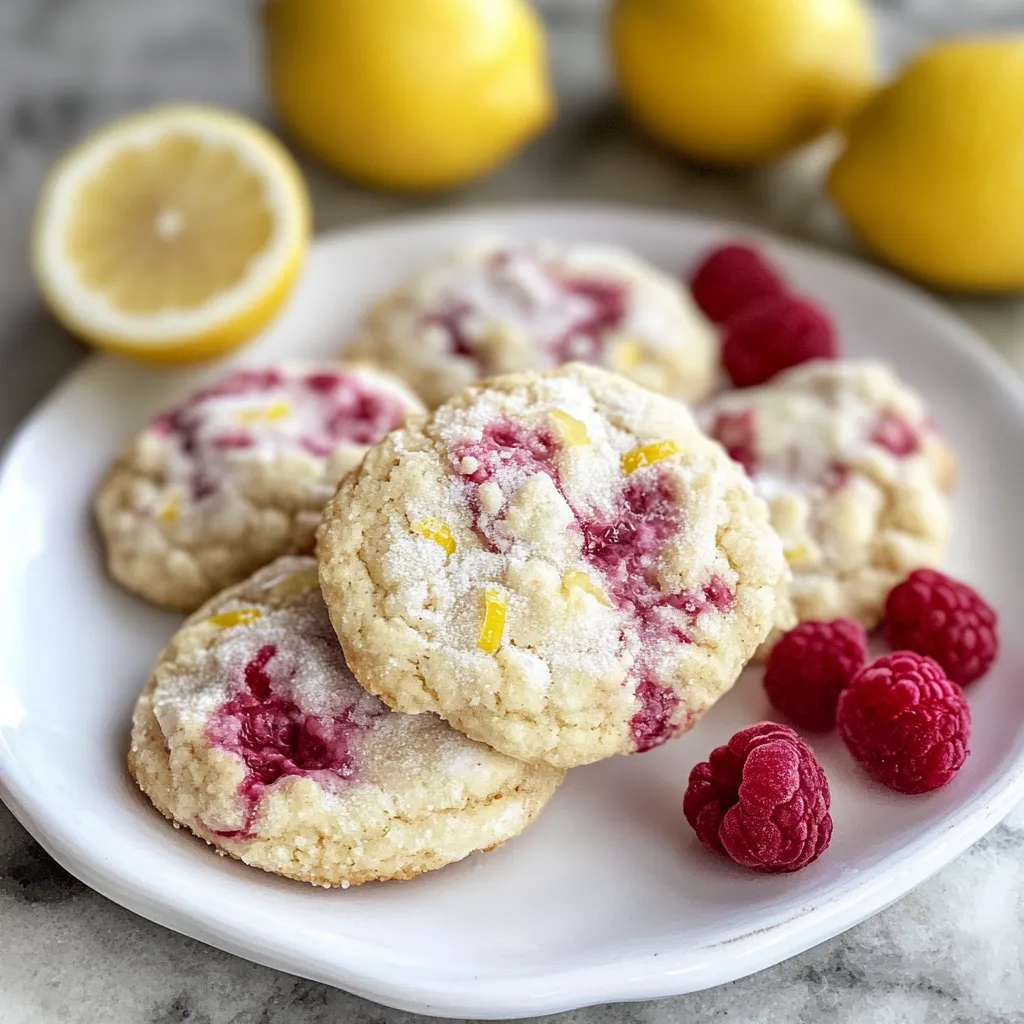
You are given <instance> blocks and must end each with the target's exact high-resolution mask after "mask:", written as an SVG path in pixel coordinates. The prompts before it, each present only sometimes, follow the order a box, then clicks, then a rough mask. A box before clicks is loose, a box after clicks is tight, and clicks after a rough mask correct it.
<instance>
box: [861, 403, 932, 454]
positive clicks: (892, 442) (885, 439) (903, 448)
mask: <svg viewBox="0 0 1024 1024" xmlns="http://www.w3.org/2000/svg"><path fill="white" fill-rule="evenodd" d="M871 440H872V441H873V442H874V443H875V444H877V445H881V446H882V447H883V448H887V449H888V450H889V451H890V452H892V454H893V455H895V456H896V457H897V458H905V457H906V456H908V455H913V454H914V452H916V451H919V450H920V448H921V435H920V434H919V433H918V431H917V429H916V428H915V427H914V425H913V424H911V423H908V422H907V421H906V420H905V419H903V418H902V417H900V416H897V415H895V414H894V413H886V414H885V415H884V416H883V417H882V418H881V419H880V420H879V421H878V424H877V425H876V426H875V429H874V432H873V433H872V435H871Z"/></svg>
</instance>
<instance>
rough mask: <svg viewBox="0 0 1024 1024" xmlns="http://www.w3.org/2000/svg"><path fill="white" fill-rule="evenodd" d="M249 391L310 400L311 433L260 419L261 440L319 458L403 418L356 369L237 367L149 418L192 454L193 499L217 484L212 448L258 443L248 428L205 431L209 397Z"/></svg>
mask: <svg viewBox="0 0 1024 1024" xmlns="http://www.w3.org/2000/svg"><path fill="white" fill-rule="evenodd" d="M247 395H253V396H256V395H260V396H265V397H266V398H268V399H269V398H271V397H279V398H280V399H281V400H282V401H284V402H285V403H288V404H299V403H305V404H310V403H311V404H312V405H313V406H314V408H315V409H316V417H317V419H318V421H319V427H318V429H317V430H316V431H315V433H311V434H306V435H303V436H301V437H298V438H293V437H290V436H289V435H288V434H287V433H286V432H285V429H284V427H283V426H282V427H280V428H275V427H273V426H271V425H268V424H264V425H263V426H262V429H261V433H260V443H261V445H262V446H266V445H267V444H268V443H271V444H272V445H273V446H274V448H275V449H276V450H280V451H286V450H289V449H291V448H295V447H298V448H300V449H302V450H304V451H307V452H309V453H310V454H311V455H315V456H317V457H318V458H326V457H328V456H329V455H331V454H332V453H333V452H334V451H335V449H336V448H337V447H338V446H339V445H341V444H345V443H348V444H359V445H369V444H375V443H376V442H377V441H379V440H380V439H381V438H382V437H383V436H384V435H385V434H387V433H388V432H389V431H391V430H394V429H395V427H397V426H398V425H399V424H400V423H401V422H402V420H403V419H404V418H405V410H404V408H403V406H402V403H401V402H400V401H399V400H398V399H397V398H396V397H394V396H393V395H391V394H389V393H388V392H386V391H383V390H381V391H376V390H373V389H372V388H368V387H367V386H366V384H365V382H364V381H362V380H361V379H359V378H358V377H356V376H355V375H354V374H347V373H329V372H319V373H311V374H309V375H308V376H306V377H304V378H300V379H286V378H285V377H284V376H283V375H282V374H281V372H280V371H278V370H274V369H267V370H240V371H238V372H237V373H234V374H232V375H231V376H229V377H227V378H226V379H225V380H223V381H221V382H220V383H218V384H216V385H215V386H213V387H211V388H207V389H205V390H203V391H200V392H198V393H197V394H195V395H193V396H192V398H190V399H189V400H188V401H187V402H186V403H185V404H184V405H182V406H180V407H179V408H178V409H174V410H172V411H171V412H167V413H164V414H163V415H161V416H158V417H157V418H156V419H155V420H153V422H152V423H151V424H150V429H151V430H154V431H156V432H157V433H160V434H162V435H164V436H166V437H174V438H175V439H176V440H177V443H178V447H179V448H180V450H181V452H182V453H183V454H184V455H187V456H190V457H192V458H194V459H195V461H196V464H197V465H196V470H195V474H194V476H193V479H192V495H193V498H195V499H196V500H200V499H201V498H204V497H207V496H209V495H211V494H213V493H215V492H216V491H217V490H218V483H217V480H218V478H219V476H220V473H219V472H218V471H216V470H215V469H214V468H211V467H209V466H206V465H205V464H206V463H207V462H208V461H209V459H210V456H211V453H216V452H221V453H223V452H227V451H243V450H245V449H249V448H254V447H256V445H257V436H256V434H255V433H254V432H253V431H249V430H240V429H237V428H232V429H230V430H226V431H223V432H221V433H219V434H215V435H214V436H212V437H210V436H208V435H206V434H204V432H203V428H204V426H205V425H206V422H207V416H208V409H209V404H210V403H215V402H216V401H217V400H218V399H223V398H234V397H243V396H247Z"/></svg>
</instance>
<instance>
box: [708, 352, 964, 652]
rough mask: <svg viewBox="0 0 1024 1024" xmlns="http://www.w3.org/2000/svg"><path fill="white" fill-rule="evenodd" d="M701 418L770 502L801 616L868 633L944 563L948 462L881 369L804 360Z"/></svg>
mask: <svg viewBox="0 0 1024 1024" xmlns="http://www.w3.org/2000/svg"><path fill="white" fill-rule="evenodd" d="M698 418H699V420H700V421H701V423H702V425H703V426H704V428H705V429H706V430H707V431H708V433H709V434H710V435H711V436H712V437H714V438H716V439H717V440H718V441H720V442H721V444H722V445H723V446H724V447H725V448H726V450H727V451H728V452H729V454H730V455H731V456H732V457H733V458H734V459H735V460H736V461H737V462H739V463H740V464H741V465H743V466H744V467H745V468H746V470H747V472H748V473H749V474H750V476H751V479H752V480H753V483H754V488H755V490H756V491H757V492H758V493H759V494H760V495H761V496H762V497H763V498H764V499H765V500H766V501H767V502H768V505H769V508H770V509H771V514H772V525H773V526H774V527H775V529H776V530H777V531H778V533H779V535H780V536H781V538H782V541H783V546H784V549H785V552H786V557H787V560H788V562H789V564H790V568H791V569H792V571H793V584H792V596H793V604H794V608H795V610H796V613H797V615H798V617H799V618H800V619H801V620H805V619H821V620H830V619H837V618H852V619H856V620H857V621H858V622H860V623H861V624H862V625H864V626H865V627H867V628H871V627H872V626H874V625H875V624H876V623H877V621H878V619H879V617H880V615H881V612H882V608H883V605H884V602H885V598H886V596H887V595H888V593H889V591H890V590H891V589H892V587H893V586H895V585H896V584H897V583H899V582H900V581H901V580H902V579H904V578H905V577H906V576H907V574H908V573H909V572H911V571H912V570H913V569H916V568H919V567H921V566H931V565H935V564H937V563H938V561H939V560H940V559H941V557H942V554H943V552H944V551H945V547H946V541H947V536H948V532H949V515H950V510H949V502H948V500H947V499H946V497H945V494H944V491H945V490H948V489H949V488H950V486H951V485H952V481H953V475H954V461H953V455H952V452H951V451H950V449H949V448H948V447H947V446H946V444H945V442H944V441H943V440H942V439H941V438H940V436H939V435H938V433H937V432H936V430H935V428H934V426H933V424H932V422H931V420H930V418H929V416H928V411H927V409H926V407H925V405H924V402H923V401H922V400H921V398H920V397H919V396H918V395H916V394H915V393H914V392H913V391H911V390H910V389H909V388H908V387H907V386H906V385H904V384H903V383H901V382H900V381H899V380H898V379H897V378H896V376H895V375H894V374H893V373H892V371H891V370H889V369H888V368H887V367H886V366H884V365H883V364H881V363H877V362H872V361H865V362H859V361H850V362H833V361H816V362H811V363H806V364H804V365H802V366H799V367H796V368H794V369H792V370H788V371H786V372H784V373H782V374H780V375H779V376H777V377H775V378H773V380H772V381H771V382H770V383H769V384H766V385H763V386H762V387H757V388H742V389H740V390H737V391H729V392H725V393H723V394H722V395H719V396H718V397H716V398H715V399H713V400H711V401H710V402H708V403H707V404H706V405H705V406H704V407H703V408H702V409H700V410H699V412H698ZM764 653H766V651H762V654H764Z"/></svg>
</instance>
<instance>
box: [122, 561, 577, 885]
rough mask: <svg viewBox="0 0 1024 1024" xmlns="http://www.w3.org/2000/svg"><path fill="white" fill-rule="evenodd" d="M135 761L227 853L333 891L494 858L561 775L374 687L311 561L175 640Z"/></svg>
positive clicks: (218, 602)
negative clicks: (350, 661)
mask: <svg viewBox="0 0 1024 1024" xmlns="http://www.w3.org/2000/svg"><path fill="white" fill-rule="evenodd" d="M128 765H129V769H130V770H131V773H132V775H133V776H134V777H135V780H136V781H137V782H138V784H139V786H140V787H141V789H142V791H143V792H144V793H145V794H146V795H147V796H148V797H149V799H150V800H152V802H153V803H154V804H155V805H156V807H157V809H158V810H159V811H160V812H161V813H163V814H164V815H165V816H166V817H168V818H170V819H172V820H173V821H174V822H175V824H176V825H177V824H181V825H184V826H185V827H187V828H189V829H191V831H192V832H194V833H195V834H196V835H197V836H199V837H200V838H201V839H205V840H206V841H207V842H208V843H210V844H211V845H212V846H214V847H215V848H216V849H217V851H218V852H220V853H223V854H229V855H230V856H232V857H236V858H238V859H239V860H241V861H243V862H244V863H246V864H249V865H251V866H252V867H257V868H262V869H263V870H264V871H271V872H274V873H275V874H278V875H284V876H286V877H288V878H294V879H298V880H300V881H304V882H313V883H314V884H316V885H325V886H333V885H340V886H349V885H358V884H359V883H361V882H369V881H373V880H383V879H390V878H410V877H412V876H413V875H417V874H420V873H421V872H423V871H431V870H433V869H434V868H439V867H442V866H444V865H445V864H450V863H452V862H453V861H457V860H461V859H462V858H463V857H466V856H468V855H469V854H470V853H472V852H473V851H474V850H487V849H491V848H492V847H494V846H497V845H499V844H500V843H504V842H506V841H507V840H509V839H511V838H512V837H513V836H515V835H517V834H518V833H519V832H521V831H522V830H523V829H524V828H525V827H526V826H527V825H528V824H529V823H530V821H531V820H532V819H533V818H534V816H535V815H536V814H537V813H538V812H539V811H540V810H541V808H542V807H543V806H544V804H545V803H546V802H547V800H548V798H549V797H550V796H551V794H552V793H553V792H554V791H555V788H556V787H557V786H558V783H559V782H560V781H561V777H562V776H561V773H560V772H558V771H556V770H554V769H551V768H547V767H542V766H530V765H526V764H523V763H522V762H520V761H516V760H514V759H513V758H510V757H505V756H504V755H503V754H499V753H497V752H495V751H493V750H491V749H490V748H489V747H485V746H483V745H482V744H479V743H474V742H473V741H472V740H469V739H467V738H466V737H465V736H463V735H462V734H461V733H458V732H456V731H455V730H454V729H452V728H451V727H450V726H448V725H446V724H445V723H444V722H443V721H441V719H440V718H438V717H437V716H435V715H402V714H398V713H396V712H394V711H391V710H389V709H388V708H387V707H386V706H385V705H384V704H383V703H382V702H381V701H380V700H378V699H377V698H376V697H373V696H371V695H370V694H368V693H366V691H365V690H363V689H362V688H361V687H360V686H359V684H358V683H356V681H355V679H353V677H352V673H351V672H350V671H349V670H348V667H347V666H346V665H345V659H344V657H343V656H342V652H341V648H340V647H339V646H338V642H337V639H336V638H335V636H334V632H333V630H332V629H331V623H330V620H329V619H328V617H327V609H326V608H325V607H324V602H323V598H322V597H321V596H320V589H319V586H318V585H317V573H316V563H315V561H314V560H313V559H312V558H308V557H287V558H282V559H280V560H279V561H277V562H274V563H273V564H271V565H268V566H266V567H264V568H263V569H261V570H260V571H259V572H257V573H256V574H255V575H254V576H252V577H251V578H250V579H248V580H246V581H245V582H244V583H241V584H239V585H237V586H235V587H232V588H231V589H229V590H227V591H225V592H224V593H222V594H220V595H218V596H217V597H215V598H214V599H213V600H212V601H210V602H209V603H208V604H207V605H205V606H204V607H203V608H202V609H201V610H200V611H198V612H196V613H195V614H194V615H193V616H192V617H191V618H190V619H189V620H188V621H187V622H186V623H185V625H184V626H183V627H182V629H181V630H179V632H178V633H177V634H176V635H175V636H174V637H173V638H172V639H171V641H170V643H169V644H168V645H167V647H166V648H165V649H164V651H163V653H162V654H161V655H160V657H159V659H158V660H157V663H156V665H155V666H154V668H153V672H152V674H151V676H150V678H149V682H148V683H147V684H146V688H145V689H144V690H143V692H142V694H141V696H140V697H139V699H138V702H137V704H136V706H135V713H134V716H133V721H132V740H131V750H130V753H129V755H128Z"/></svg>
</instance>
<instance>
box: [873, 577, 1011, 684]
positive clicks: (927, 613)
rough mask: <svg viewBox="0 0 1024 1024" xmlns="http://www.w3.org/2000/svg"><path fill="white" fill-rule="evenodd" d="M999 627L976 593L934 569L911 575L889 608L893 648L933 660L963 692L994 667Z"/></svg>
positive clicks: (887, 604)
mask: <svg viewBox="0 0 1024 1024" xmlns="http://www.w3.org/2000/svg"><path fill="white" fill-rule="evenodd" d="M996 625H997V620H996V613H995V611H994V609H993V608H992V607H991V606H990V605H989V604H988V603H987V602H986V601H985V600H984V598H983V597H982V596H981V595H980V594H979V593H978V592H977V591H976V590H974V589H973V588H972V587H969V586H968V585H967V584H966V583H961V582H960V581H959V580H954V579H952V578H951V577H949V576H946V575H945V574H944V573H941V572H937V571H936V570H934V569H917V570H915V571H914V572H912V573H911V574H910V575H909V576H908V577H907V578H906V579H905V580H904V581H903V582H902V583H900V584H899V585H898V586H896V587H894V588H893V589H892V590H891V591H890V592H889V597H888V599H887V600H886V602H885V619H884V622H883V628H884V630H885V639H886V640H887V641H888V643H889V646H890V647H895V648H903V649H906V650H908V651H916V652H917V653H918V654H926V655H928V657H930V658H933V659H934V660H935V661H937V662H938V663H939V665H940V666H942V670H943V671H944V672H945V673H946V675H947V676H948V677H949V678H950V679H952V680H953V682H954V683H959V684H960V685H961V686H966V685H967V684H968V683H973V682H974V680H975V679H980V678H981V677H982V676H983V675H984V674H985V673H986V672H987V671H988V670H989V669H990V668H991V667H992V663H993V662H994V661H995V659H996V655H997V654H998V652H999V639H998V636H997V635H996Z"/></svg>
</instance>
